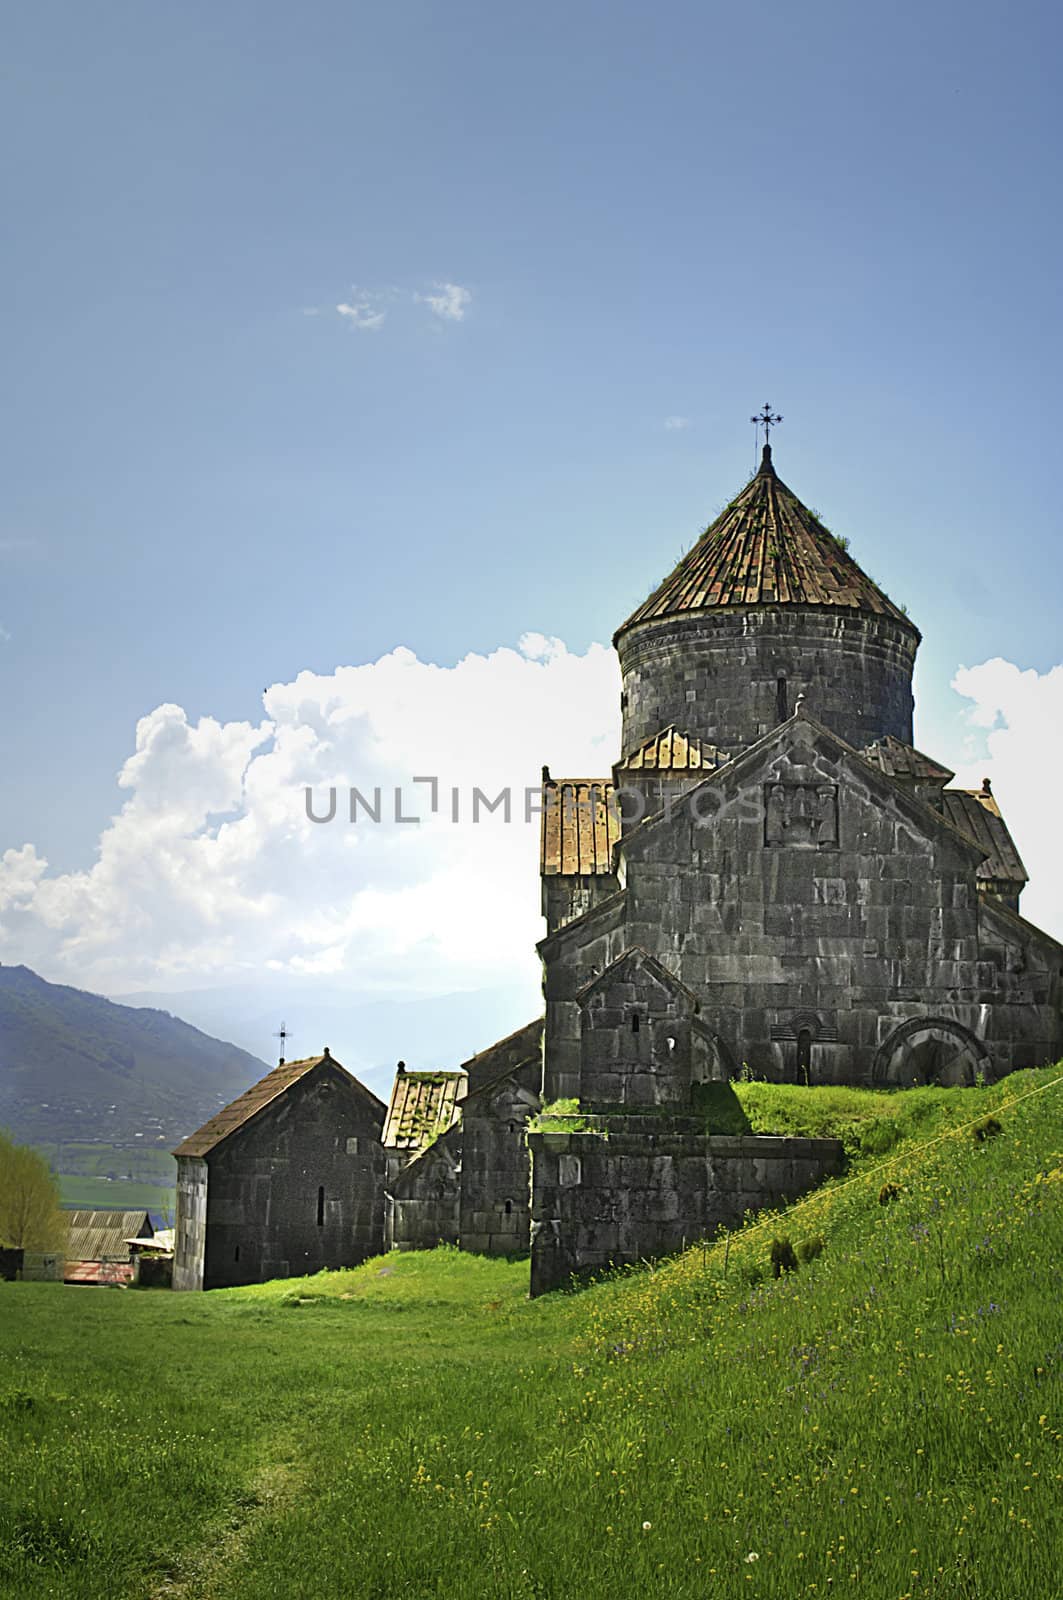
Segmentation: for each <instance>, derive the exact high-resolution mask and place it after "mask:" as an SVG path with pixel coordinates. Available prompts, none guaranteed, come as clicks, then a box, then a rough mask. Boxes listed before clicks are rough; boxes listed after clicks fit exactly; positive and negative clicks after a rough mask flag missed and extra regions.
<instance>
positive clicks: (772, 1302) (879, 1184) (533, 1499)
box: [0, 1068, 1063, 1600]
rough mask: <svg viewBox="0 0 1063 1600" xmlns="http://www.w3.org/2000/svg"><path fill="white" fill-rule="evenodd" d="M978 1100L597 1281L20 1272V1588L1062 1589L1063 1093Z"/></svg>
mask: <svg viewBox="0 0 1063 1600" xmlns="http://www.w3.org/2000/svg"><path fill="white" fill-rule="evenodd" d="M975 1103H976V1105H977V1110H978V1117H977V1122H978V1124H979V1127H978V1128H972V1126H970V1125H969V1124H970V1122H971V1112H970V1101H969V1098H968V1097H967V1096H958V1097H956V1098H955V1099H954V1100H953V1101H952V1102H951V1105H952V1110H951V1111H949V1110H946V1111H945V1112H944V1113H942V1114H940V1117H941V1119H940V1121H939V1125H938V1128H937V1131H936V1132H934V1133H933V1134H932V1135H930V1137H929V1138H927V1137H925V1136H924V1137H923V1138H922V1139H917V1140H912V1139H910V1138H909V1139H905V1138H904V1137H903V1128H904V1126H905V1125H906V1113H905V1112H904V1106H905V1098H904V1097H896V1105H897V1108H898V1112H897V1115H898V1122H899V1125H900V1126H901V1128H902V1135H901V1139H900V1142H898V1143H897V1144H896V1145H895V1146H894V1147H893V1148H892V1149H891V1150H890V1151H889V1153H888V1154H887V1155H886V1156H885V1157H883V1158H882V1159H881V1160H880V1161H876V1160H872V1159H870V1158H868V1157H867V1156H866V1153H865V1157H863V1158H861V1164H860V1165H859V1166H858V1168H857V1169H856V1171H855V1173H854V1174H851V1175H850V1176H849V1177H848V1178H847V1179H844V1180H840V1181H837V1182H835V1183H833V1184H831V1185H829V1186H827V1187H825V1188H824V1189H822V1190H820V1191H817V1192H816V1193H815V1194H813V1195H811V1196H809V1197H807V1198H806V1199H805V1200H804V1201H802V1202H800V1203H798V1204H796V1205H794V1206H792V1207H791V1208H789V1209H788V1211H787V1212H785V1213H783V1214H781V1215H780V1216H777V1217H769V1218H764V1217H762V1218H761V1219H759V1220H757V1221H756V1222H754V1223H753V1224H751V1225H750V1226H749V1227H747V1228H746V1229H744V1230H743V1231H742V1232H741V1233H740V1234H737V1235H734V1236H732V1237H731V1239H730V1240H721V1241H719V1242H717V1243H714V1244H712V1245H710V1246H706V1247H705V1248H698V1249H694V1250H692V1251H689V1252H687V1254H686V1255H685V1256H683V1257H681V1258H680V1259H678V1260H677V1261H675V1262H672V1263H669V1264H667V1265H665V1266H662V1267H660V1268H658V1269H657V1270H655V1271H650V1270H647V1269H640V1270H637V1271H632V1272H629V1273H626V1274H622V1275H618V1276H616V1277H614V1278H612V1279H610V1280H608V1281H606V1282H603V1283H601V1284H599V1285H596V1286H594V1287H592V1288H590V1289H587V1290H585V1291H583V1292H581V1293H579V1294H570V1295H565V1294H558V1295H551V1296H547V1297H544V1298H543V1299H541V1300H538V1301H535V1302H528V1301H527V1299H526V1298H525V1291H526V1282H527V1276H526V1274H527V1268H526V1264H522V1263H514V1264H506V1263H500V1262H490V1261H485V1260H481V1259H478V1258H474V1257H463V1256H461V1255H459V1254H457V1253H456V1252H453V1251H436V1252H432V1253H430V1254H427V1255H417V1256H414V1255H410V1256H391V1257H387V1258H384V1259H383V1260H380V1261H376V1262H371V1263H368V1264H366V1266H364V1267H362V1268H359V1269H358V1270H356V1271H354V1272H345V1273H332V1274H322V1275H320V1276H318V1277H316V1278H313V1279H305V1280H301V1281H299V1282H287V1283H277V1284H271V1285H266V1286H264V1287H262V1288H259V1289H252V1290H230V1291H224V1292H219V1293H215V1294H213V1295H209V1296H178V1295H165V1294H148V1293H144V1294H137V1293H132V1292H127V1293H121V1292H110V1291H97V1292H95V1293H93V1292H90V1291H77V1290H64V1289H62V1288H61V1287H53V1286H50V1285H32V1284H16V1285H3V1284H0V1592H4V1591H3V1585H4V1583H6V1584H7V1586H8V1587H7V1590H6V1592H9V1593H12V1594H18V1595H19V1596H26V1597H35V1596H38V1595H39V1596H44V1595H49V1596H56V1597H68V1596H69V1597H73V1596H78V1597H90V1596H91V1597H95V1596H104V1595H106V1596H108V1597H111V1596H113V1597H115V1600H119V1597H125V1596H145V1597H146V1596H158V1595H187V1596H192V1595H195V1596H205V1595H210V1596H216V1597H218V1600H250V1597H264V1596H268V1595H283V1596H286V1597H287V1596H300V1595H305V1596H313V1597H315V1600H333V1597H335V1600H340V1597H343V1600H347V1597H350V1596H358V1597H363V1596H365V1597H370V1600H398V1597H400V1596H402V1597H403V1600H407V1597H420V1596H444V1595H445V1596H448V1597H452V1596H461V1597H462V1600H478V1597H484V1600H487V1597H492V1600H493V1597H498V1596H502V1597H510V1596H513V1597H516V1596H532V1597H537V1600H555V1597H556V1600H571V1597H573V1596H580V1597H581V1600H583V1597H587V1600H597V1597H602V1600H605V1597H607V1596H608V1597H609V1600H615V1597H617V1596H623V1597H626V1596H628V1595H647V1596H665V1597H673V1596H674V1597H684V1600H686V1597H690V1600H694V1597H697V1600H703V1597H713V1596H721V1597H731V1596H745V1595H755V1596H762V1597H770V1600H793V1597H795V1596H805V1595H809V1596H815V1597H817V1600H819V1597H822V1596H824V1595H827V1594H854V1595H859V1596H862V1597H867V1600H923V1597H933V1600H969V1597H977V1600H1012V1597H1014V1596H1022V1597H1027V1596H1029V1597H1031V1600H1033V1597H1037V1600H1042V1597H1049V1596H1052V1595H1055V1594H1056V1593H1058V1592H1059V1582H1058V1571H1059V1565H1060V1560H1061V1558H1063V1540H1061V1534H1060V1523H1059V1513H1058V1504H1059V1500H1060V1494H1061V1488H1063V1451H1061V1443H1063V1431H1061V1429H1063V1419H1061V1416H1060V1398H1059V1397H1060V1393H1061V1389H1063V1385H1061V1384H1060V1375H1061V1370H1063V1321H1061V1318H1060V1312H1059V1305H1060V1300H1061V1291H1063V1073H1061V1071H1060V1069H1059V1068H1055V1069H1046V1070H1044V1071H1042V1072H1040V1073H1023V1074H1018V1075H1016V1076H1014V1077H1013V1078H1011V1079H1009V1080H1007V1081H1006V1082H1005V1083H1003V1084H1001V1085H998V1086H996V1087H995V1088H993V1089H990V1090H985V1091H982V1092H981V1093H980V1094H979V1095H978V1097H977V1100H976V1102H975ZM747 1110H748V1105H747ZM808 1114H809V1112H808V1110H807V1108H806V1111H805V1112H804V1113H802V1115H808ZM989 1118H992V1119H993V1121H995V1122H996V1123H997V1124H999V1130H1000V1131H999V1132H994V1131H993V1130H992V1128H991V1127H987V1126H986V1123H987V1121H988V1119H989ZM963 1120H966V1121H967V1123H968V1125H967V1126H958V1127H957V1126H955V1125H954V1126H952V1127H948V1126H946V1125H945V1124H947V1123H948V1122H950V1121H951V1122H953V1123H954V1124H955V1123H957V1122H961V1121H963ZM979 1131H980V1132H981V1134H982V1136H981V1137H978V1136H976V1134H977V1132H979ZM887 1186H892V1187H887ZM783 1235H786V1236H787V1237H789V1238H790V1239H791V1241H792V1242H793V1243H794V1244H795V1245H801V1244H805V1245H807V1246H809V1249H808V1250H806V1252H805V1253H806V1254H811V1255H812V1259H810V1260H808V1261H807V1262H806V1264H804V1265H802V1266H801V1267H800V1269H799V1270H798V1271H796V1272H793V1273H788V1274H784V1275H783V1276H781V1277H779V1278H778V1279H776V1278H774V1277H772V1275H771V1269H770V1253H771V1245H772V1241H773V1240H774V1239H776V1238H779V1237H782V1236H783ZM817 1249H818V1252H819V1253H818V1254H816V1253H815V1251H816V1250H817Z"/></svg>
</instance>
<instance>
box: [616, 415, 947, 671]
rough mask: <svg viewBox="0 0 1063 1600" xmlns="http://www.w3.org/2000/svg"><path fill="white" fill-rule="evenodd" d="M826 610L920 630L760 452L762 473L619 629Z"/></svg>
mask: <svg viewBox="0 0 1063 1600" xmlns="http://www.w3.org/2000/svg"><path fill="white" fill-rule="evenodd" d="M750 605H752V606H757V605H766V606H831V607H836V606H837V607H843V608H844V609H846V610H850V611H866V612H872V613H874V614H876V615H878V616H887V617H893V618H895V619H896V620H897V622H899V623H900V624H901V626H902V627H905V628H907V629H909V630H910V632H911V633H912V634H913V635H914V636H915V638H916V639H917V640H918V638H919V630H918V628H916V627H915V625H914V624H913V623H911V622H909V620H908V618H907V617H906V616H905V614H904V612H903V611H902V610H901V609H900V607H899V606H895V605H894V604H893V601H892V600H891V599H890V598H889V596H888V595H886V594H883V592H882V590H881V589H880V588H879V587H878V585H877V584H876V583H873V582H872V581H871V579H870V578H869V577H868V576H867V574H866V572H864V571H862V570H861V568H860V567H858V566H857V564H856V562H855V561H854V560H853V558H852V556H850V555H849V554H848V553H847V549H846V546H845V544H843V543H842V542H841V541H840V540H838V539H836V538H835V536H834V535H833V534H832V533H830V532H829V531H828V529H826V528H825V527H824V526H823V524H822V522H820V520H819V518H818V517H817V516H816V515H815V513H814V512H812V511H810V510H809V509H808V507H807V506H805V505H802V503H801V501H800V500H799V499H798V498H797V496H796V495H795V494H794V492H793V490H792V489H789V488H787V486H786V484H785V483H783V481H782V479H781V478H780V477H778V476H777V474H776V472H775V468H774V466H773V465H772V459H771V445H770V444H766V445H765V446H764V454H763V457H762V460H761V464H760V470H759V472H757V474H756V476H755V477H753V478H751V479H750V481H749V483H748V484H747V485H746V487H745V488H744V489H743V490H742V492H741V494H738V495H736V496H735V498H734V499H733V500H732V501H731V504H730V505H729V506H727V507H726V508H725V509H724V510H723V511H721V513H720V515H719V516H718V517H717V518H716V521H715V522H713V523H711V524H710V526H709V527H708V528H706V530H705V532H704V533H703V534H702V536H701V538H700V539H699V540H698V542H697V544H696V545H695V546H694V548H693V549H692V550H690V551H689V552H688V553H687V554H686V555H685V556H684V557H683V559H682V560H681V561H680V562H679V564H678V566H677V567H676V568H675V570H674V571H673V572H672V573H670V574H669V576H668V577H667V578H665V580H664V582H663V583H662V584H661V585H660V586H659V587H658V588H656V589H655V590H654V591H653V593H652V594H651V595H650V597H649V599H648V600H645V601H643V603H642V605H640V606H639V608H638V610H637V611H635V612H633V613H632V615H631V616H630V617H629V618H628V619H627V621H626V622H625V623H623V624H622V626H621V627H620V628H619V629H618V630H617V638H619V636H620V635H621V634H622V633H623V632H624V631H625V630H626V629H627V628H631V627H634V626H635V624H636V623H639V622H648V621H650V620H652V619H655V618H658V617H675V616H685V615H686V614H687V613H688V612H691V611H705V610H710V609H713V608H716V607H720V606H750Z"/></svg>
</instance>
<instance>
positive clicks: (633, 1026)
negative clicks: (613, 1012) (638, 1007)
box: [631, 1011, 639, 1033]
mask: <svg viewBox="0 0 1063 1600" xmlns="http://www.w3.org/2000/svg"><path fill="white" fill-rule="evenodd" d="M631 1031H632V1033H638V1031H639V1014H638V1012H637V1011H636V1012H635V1014H634V1016H633V1017H632V1018H631Z"/></svg>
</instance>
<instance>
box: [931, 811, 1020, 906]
mask: <svg viewBox="0 0 1063 1600" xmlns="http://www.w3.org/2000/svg"><path fill="white" fill-rule="evenodd" d="M942 799H943V800H944V802H945V820H946V821H947V822H951V823H952V826H953V827H954V828H959V830H960V832H961V833H965V834H966V835H967V836H968V838H970V839H973V840H974V842H975V844H976V845H978V846H979V847H980V848H981V849H982V850H984V851H985V852H986V859H985V860H984V861H983V862H982V864H981V865H980V866H979V868H978V876H979V878H991V879H994V880H995V881H996V882H998V883H999V882H1003V883H1015V884H1020V885H1021V884H1024V883H1026V882H1027V881H1028V879H1029V873H1028V872H1027V871H1026V868H1025V867H1024V866H1023V864H1022V857H1021V856H1020V855H1019V852H1018V850H1017V849H1016V848H1015V841H1014V839H1013V838H1012V837H1011V834H1010V833H1009V832H1008V825H1007V823H1006V822H1005V821H1004V818H1003V817H1002V816H1001V814H1000V807H999V806H998V805H997V803H996V800H995V799H994V797H993V795H992V794H990V793H989V792H988V790H985V789H981V790H979V789H944V790H943V791H942Z"/></svg>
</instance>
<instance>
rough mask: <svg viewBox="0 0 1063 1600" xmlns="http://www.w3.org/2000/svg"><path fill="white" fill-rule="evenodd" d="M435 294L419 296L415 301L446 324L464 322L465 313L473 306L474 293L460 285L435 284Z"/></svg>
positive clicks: (415, 296) (416, 296)
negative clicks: (427, 308) (426, 307)
mask: <svg viewBox="0 0 1063 1600" xmlns="http://www.w3.org/2000/svg"><path fill="white" fill-rule="evenodd" d="M432 287H433V288H434V289H435V291H436V292H435V294H417V295H414V299H415V300H419V301H420V302H421V303H422V304H423V305H426V306H428V307H429V309H430V310H431V311H433V312H434V313H435V315H436V316H437V317H442V319H443V321H444V322H464V320H465V313H466V311H467V310H468V309H469V306H470V305H471V304H472V291H471V290H470V289H463V288H462V286H461V284H460V283H435V284H433V285H432Z"/></svg>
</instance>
